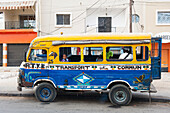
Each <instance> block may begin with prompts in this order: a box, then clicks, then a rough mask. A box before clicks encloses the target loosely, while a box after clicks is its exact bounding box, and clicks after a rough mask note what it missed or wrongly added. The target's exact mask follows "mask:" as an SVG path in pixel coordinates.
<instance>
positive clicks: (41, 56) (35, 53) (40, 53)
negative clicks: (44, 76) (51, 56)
mask: <svg viewBox="0 0 170 113" xmlns="http://www.w3.org/2000/svg"><path fill="white" fill-rule="evenodd" d="M29 60H30V61H47V51H46V50H44V49H32V50H31V53H30V56H29Z"/></svg>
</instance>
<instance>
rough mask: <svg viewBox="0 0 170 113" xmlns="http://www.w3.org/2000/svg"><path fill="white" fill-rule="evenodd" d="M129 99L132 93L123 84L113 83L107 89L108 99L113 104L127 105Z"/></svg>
mask: <svg viewBox="0 0 170 113" xmlns="http://www.w3.org/2000/svg"><path fill="white" fill-rule="evenodd" d="M131 99H132V93H131V91H130V89H129V88H128V87H127V86H125V85H122V84H118V85H115V86H113V87H112V88H111V89H110V91H109V100H110V101H111V103H112V104H113V105H120V106H123V105H128V104H129V103H130V102H131Z"/></svg>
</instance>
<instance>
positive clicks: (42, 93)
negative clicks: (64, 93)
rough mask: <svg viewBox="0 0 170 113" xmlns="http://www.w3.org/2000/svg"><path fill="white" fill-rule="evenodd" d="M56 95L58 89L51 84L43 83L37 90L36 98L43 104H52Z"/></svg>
mask: <svg viewBox="0 0 170 113" xmlns="http://www.w3.org/2000/svg"><path fill="white" fill-rule="evenodd" d="M56 95H57V91H56V89H55V88H54V86H53V85H51V84H49V83H41V84H39V85H38V86H37V88H36V90H35V97H36V98H37V99H38V100H39V101H41V102H52V101H53V100H54V99H55V98H56Z"/></svg>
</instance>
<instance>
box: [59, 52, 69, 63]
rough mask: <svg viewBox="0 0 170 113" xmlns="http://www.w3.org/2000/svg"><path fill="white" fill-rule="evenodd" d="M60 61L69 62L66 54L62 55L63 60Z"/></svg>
mask: <svg viewBox="0 0 170 113" xmlns="http://www.w3.org/2000/svg"><path fill="white" fill-rule="evenodd" d="M61 61H62V62H69V60H68V58H67V55H66V54H63V59H62V60H61Z"/></svg>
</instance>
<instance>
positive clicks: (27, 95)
mask: <svg viewBox="0 0 170 113" xmlns="http://www.w3.org/2000/svg"><path fill="white" fill-rule="evenodd" d="M0 96H8V97H33V96H34V94H22V93H0Z"/></svg>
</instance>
